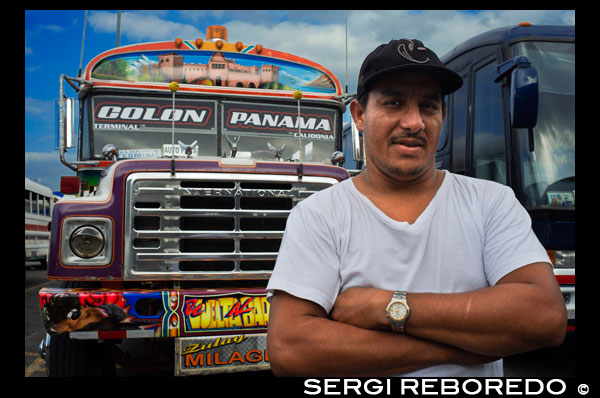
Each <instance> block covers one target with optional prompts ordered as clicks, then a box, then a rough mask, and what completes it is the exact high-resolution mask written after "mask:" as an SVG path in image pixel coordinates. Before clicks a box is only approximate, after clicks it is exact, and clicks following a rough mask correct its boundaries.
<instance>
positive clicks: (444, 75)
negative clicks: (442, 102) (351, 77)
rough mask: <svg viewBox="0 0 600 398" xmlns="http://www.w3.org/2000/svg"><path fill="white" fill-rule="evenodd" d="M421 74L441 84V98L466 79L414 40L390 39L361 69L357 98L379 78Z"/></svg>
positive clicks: (368, 58)
mask: <svg viewBox="0 0 600 398" xmlns="http://www.w3.org/2000/svg"><path fill="white" fill-rule="evenodd" d="M405 70H410V71H421V72H426V73H430V74H432V75H433V77H434V78H435V79H436V80H437V81H438V82H439V84H440V87H441V91H442V95H448V94H451V93H453V92H454V91H456V90H458V89H459V88H461V87H462V85H463V79H462V78H461V77H460V75H459V74H458V73H456V72H454V71H453V70H450V69H448V68H446V67H445V66H444V64H443V63H442V61H440V59H439V58H438V56H437V55H436V54H435V53H434V52H433V51H431V50H430V49H428V48H426V47H425V46H424V45H423V43H422V42H421V41H419V40H415V39H400V40H391V41H390V42H389V43H387V44H382V45H380V46H379V47H377V48H376V49H375V50H373V51H372V52H371V53H370V54H369V55H367V57H366V58H365V60H364V61H363V64H362V66H361V68H360V73H359V74H358V86H357V89H356V98H357V99H359V98H360V97H362V96H363V95H364V94H365V93H366V92H367V91H369V90H368V89H369V85H370V84H371V83H373V82H374V81H375V79H376V78H377V77H380V76H382V75H384V74H387V73H390V72H396V71H405Z"/></svg>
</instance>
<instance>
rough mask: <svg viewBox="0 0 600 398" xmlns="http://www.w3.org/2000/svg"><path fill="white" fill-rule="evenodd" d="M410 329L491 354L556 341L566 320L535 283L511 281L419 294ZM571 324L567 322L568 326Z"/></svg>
mask: <svg viewBox="0 0 600 398" xmlns="http://www.w3.org/2000/svg"><path fill="white" fill-rule="evenodd" d="M410 299H411V301H410V302H411V309H414V311H413V313H412V315H414V316H411V318H410V321H409V322H407V325H406V333H408V334H410V335H412V336H418V337H421V338H425V339H431V340H434V341H438V342H443V343H446V344H450V345H453V346H456V347H460V348H463V349H465V350H468V351H473V352H478V353H482V354H488V355H501V356H506V355H511V354H515V353H519V352H524V351H529V350H532V349H536V348H541V347H545V346H548V345H554V344H555V343H554V341H553V337H552V335H553V334H549V333H548V332H547V330H548V328H555V325H556V324H557V322H561V321H560V319H559V317H558V316H556V315H557V314H555V313H553V311H552V309H550V308H549V307H548V306H547V303H545V302H544V296H542V295H540V294H539V292H538V291H537V288H536V287H535V286H531V285H515V284H507V285H500V286H493V287H489V288H485V289H481V290H477V291H472V292H467V293H454V294H430V293H413V294H411V295H410ZM564 327H565V326H563V328H564Z"/></svg>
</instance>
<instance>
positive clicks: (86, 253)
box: [69, 225, 104, 258]
mask: <svg viewBox="0 0 600 398" xmlns="http://www.w3.org/2000/svg"><path fill="white" fill-rule="evenodd" d="M69 244H70V245H71V250H72V251H73V253H74V254H75V255H76V256H79V257H81V258H92V257H96V256H97V255H98V254H100V252H101V251H102V249H103V248H104V235H102V232H100V230H98V228H96V227H92V226H91V225H84V226H83V227H79V228H77V229H76V230H75V231H73V233H72V234H71V238H70V239H69Z"/></svg>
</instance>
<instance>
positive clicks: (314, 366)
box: [268, 297, 498, 376]
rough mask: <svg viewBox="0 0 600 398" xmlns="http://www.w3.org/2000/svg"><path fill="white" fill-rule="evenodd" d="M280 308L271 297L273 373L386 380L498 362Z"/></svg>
mask: <svg viewBox="0 0 600 398" xmlns="http://www.w3.org/2000/svg"><path fill="white" fill-rule="evenodd" d="M279 298H281V297H279ZM281 308H285V307H280V306H279V305H278V303H277V297H274V298H273V300H272V305H271V313H270V318H271V319H272V320H273V321H272V322H270V323H269V339H268V345H269V347H268V350H269V360H270V362H271V368H272V369H273V372H274V373H275V374H277V375H288V376H291V375H299V376H300V375H301V376H308V375H320V376H390V375H397V374H402V373H406V372H410V371H415V370H418V369H422V368H425V367H429V366H432V365H438V364H442V363H460V364H463V365H476V364H481V363H487V362H490V361H493V360H496V359H498V358H496V357H488V356H484V355H479V354H474V353H470V352H467V351H464V350H462V349H459V348H457V347H452V346H449V345H446V344H441V343H436V342H432V341H427V340H425V339H420V338H416V337H412V336H408V335H399V334H394V333H391V332H387V331H382V330H367V329H362V328H358V327H355V326H352V325H347V324H344V323H340V322H336V321H333V320H331V319H328V318H326V317H324V316H316V315H301V316H298V315H296V316H294V317H289V315H288V314H289V313H288V314H284V313H283V311H282V310H281ZM287 309H288V311H289V307H287ZM286 312H287V311H286Z"/></svg>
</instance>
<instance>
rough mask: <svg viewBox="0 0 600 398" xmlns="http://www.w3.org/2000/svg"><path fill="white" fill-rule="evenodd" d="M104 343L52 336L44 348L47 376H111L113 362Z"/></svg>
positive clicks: (114, 367) (113, 366)
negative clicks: (45, 348)
mask: <svg viewBox="0 0 600 398" xmlns="http://www.w3.org/2000/svg"><path fill="white" fill-rule="evenodd" d="M108 348H109V347H108V346H107V345H106V343H99V342H98V341H97V340H73V339H69V338H66V337H58V336H53V337H52V338H51V339H50V344H49V345H48V347H47V350H46V366H47V367H48V376H49V377H81V376H83V377H90V376H98V377H112V376H115V375H116V366H115V362H114V360H113V358H112V356H111V355H110V352H109V350H108Z"/></svg>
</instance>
